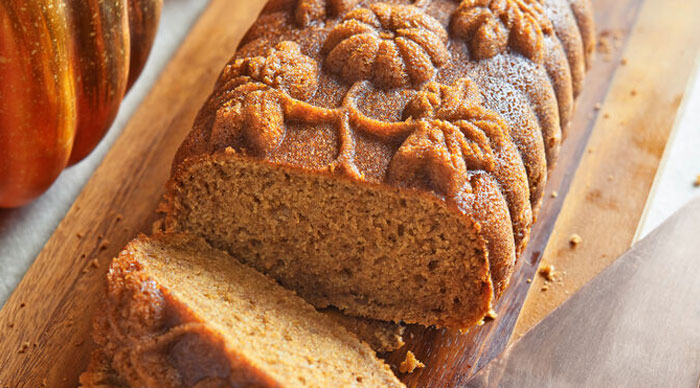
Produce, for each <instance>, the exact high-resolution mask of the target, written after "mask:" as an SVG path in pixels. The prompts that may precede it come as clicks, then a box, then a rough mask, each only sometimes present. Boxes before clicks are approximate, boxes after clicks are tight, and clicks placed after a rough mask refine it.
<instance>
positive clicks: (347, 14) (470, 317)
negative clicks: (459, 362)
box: [164, 0, 595, 329]
mask: <svg viewBox="0 0 700 388" xmlns="http://www.w3.org/2000/svg"><path fill="white" fill-rule="evenodd" d="M594 47H595V34H594V32H593V18H592V9H591V6H590V1H589V0H462V1H457V0H432V1H430V0H391V1H373V0H272V1H270V2H269V3H268V4H267V6H266V7H265V9H264V10H263V12H262V14H261V15H260V17H259V18H258V20H257V21H256V22H255V23H254V24H253V26H252V27H251V28H250V30H249V31H248V33H247V34H246V36H245V37H244V38H243V40H242V42H241V44H240V46H239V48H238V50H237V52H236V53H235V55H234V57H233V58H232V59H231V60H230V62H229V63H228V64H227V65H226V66H225V68H224V69H223V71H222V73H221V75H220V77H219V79H218V81H217V83H216V86H215V88H214V91H213V92H212V94H211V96H210V97H209V99H208V100H207V102H206V103H205V105H204V106H203V107H202V109H201V111H200V113H199V114H198V116H197V119H196V121H195V123H194V127H193V129H192V131H191V133H190V134H189V135H188V137H187V138H186V140H185V141H184V142H183V144H182V145H181V147H180V148H179V150H178V152H177V155H176V158H175V160H174V162H173V170H172V176H171V179H170V181H169V183H168V190H167V194H166V196H165V201H164V205H165V207H164V209H165V210H166V212H167V216H166V221H165V227H166V229H167V230H168V231H174V232H183V231H184V232H191V233H194V234H196V235H198V236H200V237H202V238H204V239H206V240H207V241H208V242H209V243H210V244H212V245H213V246H215V247H217V248H220V249H223V250H226V251H229V252H230V253H232V254H233V255H234V256H235V257H237V258H239V259H240V260H241V261H243V262H244V263H246V264H249V265H250V266H252V267H254V268H255V269H257V270H259V271H261V272H264V273H265V274H267V275H269V276H271V277H272V278H274V279H276V280H277V281H278V282H279V283H280V284H282V285H283V286H285V287H287V288H290V289H293V290H295V291H296V292H297V293H298V294H299V295H300V296H302V297H303V298H305V299H306V300H307V301H309V302H310V303H311V304H313V305H314V306H316V307H317V308H326V307H329V306H334V307H336V308H338V309H340V310H342V311H343V312H344V313H346V314H350V315H355V316H361V317H369V318H373V319H379V320H384V321H395V322H399V321H404V322H406V323H419V324H423V325H436V326H439V327H449V328H458V329H464V328H468V327H470V326H472V325H474V324H475V323H477V322H480V321H481V320H482V319H483V318H484V316H485V314H487V312H488V311H489V310H490V309H491V307H492V305H493V303H494V301H495V299H496V298H498V297H499V296H500V295H501V294H502V293H503V291H504V290H505V288H506V287H507V285H508V282H509V279H510V276H511V274H512V272H513V267H514V264H515V261H516V259H517V257H519V255H520V254H521V253H522V252H523V250H524V249H525V247H526V245H527V242H528V240H529V235H530V230H531V226H532V223H533V221H534V220H535V219H536V217H537V213H538V211H539V208H540V205H541V201H542V198H543V196H544V186H545V184H546V180H547V172H548V170H549V169H551V168H552V166H553V165H554V163H555V162H556V159H557V155H558V152H559V148H560V143H561V140H562V138H563V137H564V136H565V134H566V130H567V128H568V124H569V120H570V117H571V114H572V111H573V105H574V98H575V97H576V96H577V95H578V93H580V91H581V87H582V82H583V75H584V73H585V70H586V67H587V66H589V65H590V63H591V57H592V55H593V48H594Z"/></svg>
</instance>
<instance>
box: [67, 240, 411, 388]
mask: <svg viewBox="0 0 700 388" xmlns="http://www.w3.org/2000/svg"><path fill="white" fill-rule="evenodd" d="M94 338H95V341H96V342H97V343H98V345H100V350H98V351H96V352H95V353H94V354H93V358H92V360H91V362H90V367H89V369H88V371H87V372H85V373H84V374H83V375H82V376H81V384H82V386H84V387H86V388H94V387H132V388H136V387H145V388H156V387H162V388H171V387H172V388H175V387H200V388H201V387H217V388H219V387H221V388H223V387H239V386H246V387H249V386H251V387H252V386H254V387H279V386H284V387H332V386H343V387H403V384H401V383H400V382H399V381H398V380H397V379H396V377H395V376H394V374H393V372H392V371H391V369H390V368H389V367H388V366H387V365H386V364H384V363H383V362H382V361H380V360H378V359H377V358H376V356H375V353H374V351H372V349H371V348H370V347H369V346H368V345H367V344H366V343H364V342H361V341H360V340H358V339H357V338H356V337H355V336H354V335H352V334H350V333H349V332H348V331H346V330H345V329H344V328H343V327H342V326H340V325H339V324H337V323H336V321H335V320H333V319H331V318H329V317H327V316H325V315H323V314H321V313H319V312H317V311H316V310H315V309H314V308H313V306H311V305H309V304H307V303H306V302H305V301H304V300H302V299H301V298H299V297H298V296H296V295H295V294H294V292H292V291H289V290H286V289H284V288H282V287H280V286H279V285H278V284H277V283H276V282H275V281H274V280H272V279H269V278H267V277H266V276H265V275H263V274H261V273H259V272H257V271H255V270H254V269H252V268H250V267H247V266H245V265H244V264H240V263H238V262H237V261H235V260H234V259H233V258H231V257H230V256H229V255H227V254H225V253H223V252H221V251H218V250H215V249H213V248H211V247H209V246H208V244H207V243H206V242H204V241H203V240H201V239H199V238H195V237H190V236H186V235H177V234H171V235H156V236H155V237H152V238H148V237H145V236H140V237H139V238H137V239H136V240H134V241H132V242H131V243H130V244H129V245H128V246H127V247H126V248H125V249H124V251H122V253H121V254H120V255H119V257H117V258H116V259H115V260H114V261H113V262H112V265H111V267H110V270H109V273H108V291H107V298H106V302H105V305H104V309H103V310H102V311H101V314H100V315H98V317H97V319H96V323H95V331H94Z"/></svg>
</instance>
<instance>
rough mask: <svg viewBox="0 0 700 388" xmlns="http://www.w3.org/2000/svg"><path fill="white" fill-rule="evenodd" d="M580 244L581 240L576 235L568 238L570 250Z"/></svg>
mask: <svg viewBox="0 0 700 388" xmlns="http://www.w3.org/2000/svg"><path fill="white" fill-rule="evenodd" d="M582 242H583V239H582V238H581V236H579V235H578V234H576V233H574V234H572V235H571V237H569V245H571V247H572V248H576V247H577V246H578V245H579V244H581V243H582Z"/></svg>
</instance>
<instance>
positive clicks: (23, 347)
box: [17, 341, 29, 354]
mask: <svg viewBox="0 0 700 388" xmlns="http://www.w3.org/2000/svg"><path fill="white" fill-rule="evenodd" d="M27 349H29V342H28V341H25V342H23V343H22V345H20V346H19V350H18V351H17V353H19V354H24V353H26V352H27Z"/></svg>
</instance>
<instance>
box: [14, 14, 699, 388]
mask: <svg viewBox="0 0 700 388" xmlns="http://www.w3.org/2000/svg"><path fill="white" fill-rule="evenodd" d="M669 1H671V2H674V3H681V2H683V0H668V1H661V0H597V1H594V3H595V6H596V16H597V23H598V26H599V29H600V30H606V31H613V32H616V36H618V38H619V39H618V41H619V43H620V46H619V47H618V48H617V49H614V50H613V51H612V52H611V53H610V54H609V55H599V56H598V58H597V60H596V63H595V65H594V68H593V70H592V71H591V73H589V75H588V78H587V81H586V87H585V89H584V93H583V94H582V96H581V97H580V99H579V106H578V111H577V113H576V116H575V118H574V122H573V126H572V129H571V130H570V132H569V135H568V139H567V140H566V143H565V145H564V147H563V149H562V155H561V156H560V161H559V165H558V166H557V168H556V169H555V171H554V173H553V176H552V177H551V179H550V182H549V186H548V190H549V191H548V192H551V191H555V190H556V191H558V193H559V196H558V197H557V198H548V200H547V201H545V206H544V208H543V211H542V213H541V215H540V220H539V222H538V224H537V225H536V227H535V230H534V231H533V239H532V241H531V244H530V247H529V248H528V251H527V253H526V255H525V256H524V257H523V258H522V259H521V260H520V263H519V267H518V272H517V276H516V277H515V278H514V280H513V285H512V287H511V288H510V289H509V290H508V292H507V293H506V294H505V295H504V297H503V298H502V299H501V301H500V302H499V305H498V313H499V315H498V318H497V319H496V320H495V321H492V322H489V323H487V324H485V325H484V326H482V327H480V328H478V329H474V330H472V331H471V332H470V333H467V334H465V335H460V334H457V333H447V332H444V331H437V330H430V329H422V328H417V327H412V328H409V330H408V332H409V334H408V335H407V342H408V346H407V347H406V348H404V349H402V350H401V351H398V352H396V354H392V355H389V356H388V360H389V361H390V362H394V363H396V362H398V361H400V360H401V359H402V357H403V356H404V354H405V351H406V349H410V350H412V351H413V352H414V353H416V355H417V356H418V358H419V359H421V360H422V361H423V362H425V363H426V364H427V367H426V368H425V369H423V370H419V371H417V372H415V373H413V374H411V375H407V376H402V379H403V380H404V381H405V382H406V383H407V384H408V385H409V386H411V387H453V386H459V385H460V384H462V383H463V382H465V381H466V380H467V379H468V378H469V377H470V376H471V375H473V374H474V372H475V371H476V370H478V369H479V368H480V367H482V366H483V365H485V363H486V362H488V361H489V360H491V359H492V358H493V357H495V356H496V355H497V354H498V353H499V352H500V351H501V350H502V349H503V347H504V346H505V345H506V343H507V342H508V340H509V338H510V336H511V333H512V332H513V328H514V326H515V323H516V320H517V319H518V316H519V313H520V309H521V307H522V305H523V301H524V300H525V296H526V295H527V292H528V289H529V288H530V283H528V282H527V279H529V278H532V277H533V276H534V274H535V271H536V269H537V265H538V263H539V259H540V257H541V256H542V255H541V252H550V251H554V252H556V251H557V249H561V244H562V241H564V240H565V236H567V235H568V233H570V231H569V229H568V228H567V226H566V225H565V226H559V225H560V223H561V222H562V221H559V222H558V224H557V227H556V229H555V233H554V235H553V236H554V237H553V239H549V236H550V233H551V231H552V229H553V228H554V225H555V222H557V221H556V220H557V215H558V214H559V211H560V209H562V204H563V203H564V202H563V201H564V196H565V194H566V192H567V191H568V187H569V186H570V185H571V187H572V189H571V193H572V194H571V195H569V197H568V199H567V201H566V205H565V207H564V208H563V210H562V216H561V217H560V220H567V219H570V220H574V219H576V218H577V217H579V218H580V217H582V215H584V216H585V217H584V218H583V219H586V220H588V221H586V222H587V223H588V225H587V229H586V230H583V229H581V230H577V231H578V233H580V234H581V235H582V236H584V244H582V245H581V247H580V248H582V249H580V250H578V249H577V251H576V252H579V251H584V249H583V248H585V247H588V246H589V245H590V246H593V245H594V242H596V241H598V240H602V239H607V238H608V236H611V235H613V236H614V235H615V234H614V233H620V235H621V236H624V235H625V233H628V234H629V235H633V234H634V230H635V229H636V224H634V222H635V221H634V220H636V219H638V218H639V213H641V209H642V208H643V206H644V202H645V199H646V195H647V192H648V187H649V185H648V184H646V185H645V184H643V182H642V183H640V184H637V183H639V181H637V180H635V179H642V180H644V179H647V177H653V173H654V172H655V170H656V166H657V165H658V156H656V155H660V153H661V150H662V149H663V145H664V144H665V141H666V135H667V134H668V129H667V128H666V127H664V126H665V125H667V124H668V123H671V122H672V121H673V119H674V117H675V114H676V112H675V111H676V109H677V108H678V102H679V101H680V94H679V93H677V92H676V91H675V90H677V89H679V85H682V84H683V83H684V82H686V80H687V73H688V71H687V69H686V67H687V66H686V62H687V61H686V59H681V61H680V62H681V63H680V64H679V65H678V66H679V67H680V69H681V70H680V71H674V66H675V64H674V62H673V61H671V62H669V63H668V65H666V66H660V65H656V64H652V63H649V61H650V60H651V59H650V58H648V57H645V55H648V52H649V49H648V48H647V49H646V51H644V47H643V46H644V45H643V44H641V41H643V40H644V39H649V38H650V37H651V38H652V39H653V41H654V42H658V41H659V40H661V39H662V38H660V37H653V36H652V35H653V34H654V33H660V32H663V33H664V34H665V35H664V37H668V39H663V40H664V44H663V45H662V46H660V47H658V48H657V49H656V52H658V53H661V54H660V55H668V54H664V53H674V54H675V53H676V52H675V51H674V50H677V49H679V48H680V47H682V44H683V43H682V42H686V41H687V42H697V39H698V37H700V33H698V31H697V26H692V27H691V24H692V23H691V20H690V19H691V15H692V14H691V13H685V14H684V15H682V16H680V17H676V16H678V15H676V14H675V13H673V12H671V11H670V9H671V8H672V7H671V6H668V7H667V9H665V10H657V8H663V4H668V3H669ZM263 3H264V2H263V1H261V0H237V1H230V0H212V3H211V4H210V5H209V8H208V9H207V11H206V12H205V13H204V14H203V15H202V17H201V18H200V20H199V22H198V23H197V25H196V26H195V27H194V29H193V30H192V31H191V33H190V35H189V36H188V38H187V39H186V41H185V42H184V43H183V45H182V47H181V48H180V50H179V51H178V53H177V54H176V55H175V56H174V57H173V59H172V61H171V63H170V64H169V65H168V67H167V68H166V69H165V71H164V72H163V74H162V76H161V78H160V79H159V81H158V82H157V84H156V86H155V87H154V88H153V90H152V91H151V93H150V95H149V96H148V97H147V98H146V99H145V101H144V102H143V104H142V106H141V107H140V108H139V110H138V111H137V113H136V114H135V115H134V116H133V117H132V119H131V121H130V123H129V125H128V126H127V127H126V128H125V130H124V132H123V133H122V135H121V136H120V138H119V139H118V140H117V142H116V143H115V145H114V147H113V148H112V149H111V150H110V152H109V154H108V155H107V157H106V158H105V160H104V161H103V163H102V165H101V166H100V167H99V168H98V169H97V170H96V172H95V174H94V176H93V177H92V178H91V180H90V181H89V182H88V184H87V185H86V186H85V188H84V190H83V192H82V193H81V195H80V196H79V197H78V199H77V200H76V202H75V204H74V205H73V207H72V208H71V209H70V211H69V212H68V214H67V215H66V217H65V219H64V220H63V221H62V222H61V224H60V225H59V226H58V228H57V229H56V231H55V232H54V234H53V236H52V237H51V239H50V240H49V241H48V243H47V244H46V246H45V247H44V249H43V250H42V252H41V253H40V254H39V256H38V257H37V259H36V261H35V262H34V264H33V265H32V267H31V268H30V269H29V271H28V272H27V274H26V275H25V277H24V279H23V280H22V281H21V283H20V284H19V286H18V287H17V289H16V290H15V292H14V293H13V294H12V296H11V297H10V299H9V300H8V301H7V302H6V304H5V306H4V307H3V309H2V310H0V333H1V336H0V387H5V386H8V387H12V388H14V387H41V386H42V384H45V386H47V387H75V386H76V384H77V378H78V375H79V374H80V372H81V371H82V370H83V368H84V367H85V365H86V362H87V356H88V354H89V352H90V350H91V347H92V342H91V340H90V337H89V335H90V328H91V319H92V316H93V314H94V312H95V308H96V306H97V305H98V302H99V300H100V299H101V298H102V297H103V287H104V273H105V270H106V267H107V264H108V262H109V260H110V259H111V258H112V257H113V256H115V255H116V254H117V253H118V252H119V250H120V248H121V247H122V246H123V245H124V244H125V243H126V242H127V241H128V240H129V239H130V238H132V237H133V236H134V235H135V233H136V232H139V231H145V232H147V231H149V230H150V229H151V224H152V222H153V221H155V219H156V215H155V213H154V210H155V208H156V206H157V203H158V201H159V199H160V196H161V193H162V188H163V184H164V182H165V180H166V179H167V176H168V173H169V169H170V162H171V160H172V156H173V154H174V152H175V149H176V148H177V146H178V145H179V143H180V142H181V140H182V139H183V138H184V136H185V135H186V133H187V131H188V130H189V128H190V125H191V123H192V121H193V119H194V116H195V114H196V112H197V110H198V109H199V107H200V105H201V104H202V103H203V101H204V100H205V98H206V96H207V95H208V93H209V92H210V91H211V88H212V86H213V83H214V81H215V79H216V76H217V75H218V72H219V71H220V69H221V68H222V67H223V65H224V64H225V62H226V61H227V60H228V58H229V56H230V55H231V54H232V53H233V52H234V49H235V47H236V45H237V42H238V41H239V39H240V38H241V37H242V35H243V33H244V32H245V30H246V29H247V28H248V26H249V25H250V24H251V23H252V21H253V20H254V18H255V16H256V15H257V13H258V12H259V10H260V9H261V7H262V5H263ZM642 4H645V5H644V10H645V11H643V13H642V16H644V15H646V14H648V13H649V12H655V11H658V14H659V15H661V16H663V17H666V18H668V21H667V23H673V25H672V26H668V27H663V26H666V24H664V23H661V24H659V25H660V26H662V27H661V28H665V29H664V30H663V31H657V30H655V29H656V28H659V27H657V23H658V21H656V20H653V19H654V18H651V17H649V16H648V15H647V16H646V17H643V18H641V19H639V23H637V24H636V27H634V30H633V26H634V25H635V21H636V20H637V14H638V10H639V8H640V6H641V5H642ZM649 9H651V10H649ZM661 11H663V12H661ZM687 11H692V9H687ZM645 12H646V14H645ZM695 14H696V15H697V13H695ZM693 28H695V29H693ZM630 31H635V32H634V33H633V36H632V39H631V40H630V45H629V47H628V48H627V50H629V49H630V48H631V47H633V45H635V47H637V46H640V47H637V49H635V50H636V51H635V52H633V53H626V54H625V55H628V56H629V58H628V65H627V66H622V67H620V66H619V64H620V59H621V56H622V51H623V50H622V49H623V47H622V45H623V44H624V42H625V41H626V40H627V36H628V33H629V32H630ZM655 31H656V32H655ZM634 34H640V35H641V37H640V38H635V37H634ZM684 34H688V35H687V36H686V35H684ZM638 41H639V42H638ZM635 42H637V43H635ZM695 47H697V44H696V45H695ZM639 50H642V51H641V52H642V53H639V54H638V52H639ZM643 53H647V54H643ZM637 55H639V56H637ZM686 55H690V54H686ZM660 57H661V58H664V57H663V56H660ZM666 58H670V57H666ZM683 58H685V57H683ZM633 61H634V62H633ZM651 62H653V61H651ZM636 66H641V67H640V68H639V70H637V71H635V72H633V73H631V74H629V75H628V76H627V77H628V78H621V77H623V76H624V74H626V73H627V72H630V71H631V70H630V69H632V68H633V67H636ZM613 76H614V77H613ZM642 76H643V77H642ZM635 77H638V78H635ZM661 77H663V78H661ZM611 80H613V81H612V82H611ZM662 81H665V82H662ZM630 82H632V83H633V84H634V85H639V84H640V83H643V82H649V85H639V86H638V90H639V94H638V96H637V97H636V98H638V100H635V101H638V103H639V104H642V105H640V106H639V107H636V105H635V108H632V107H630V101H629V100H628V99H627V98H623V97H624V96H629V93H630V85H631V84H630ZM662 86H663V87H669V88H670V89H669V90H670V91H667V90H659V89H658V88H662ZM647 88H648V89H652V90H651V92H653V93H651V92H650V93H648V94H643V93H642V91H647ZM680 89H682V88H680ZM669 96H671V98H670V100H669V99H668V98H667V97H669ZM641 100H644V101H641ZM600 101H604V102H605V103H604V112H606V113H607V112H624V114H625V115H626V116H624V117H623V116H622V113H621V114H620V116H612V115H611V116H610V118H615V121H614V123H617V124H613V120H610V118H609V119H608V120H609V121H607V122H606V121H604V120H603V119H602V115H603V113H602V112H599V111H596V110H595V109H594V106H595V104H596V103H598V102H600ZM667 101H670V103H667ZM656 104H662V106H663V109H658V110H654V109H655V108H654V109H652V107H654V106H655V105H656ZM635 112H636V113H635ZM640 112H642V113H645V114H646V115H645V116H640V117H637V116H636V115H637V114H640ZM653 112H657V113H656V114H654V113H653ZM623 119H624V120H626V123H627V124H629V125H619V121H620V120H623ZM606 123H609V124H606ZM594 124H595V125H594ZM652 124H653V125H654V126H661V127H663V128H662V129H659V130H658V131H654V129H653V128H651V125H652ZM638 126H640V127H643V128H645V129H644V131H646V132H644V131H642V132H641V133H643V134H644V135H643V136H638V135H637V133H638V132H639V131H640V129H639V128H638ZM664 128H666V129H664ZM601 131H605V133H600V132H601ZM591 133H593V135H592V137H591ZM589 137H590V138H591V144H592V147H594V148H598V147H599V148H598V149H599V150H600V151H601V152H599V153H596V152H593V153H590V154H588V153H585V150H586V143H587V141H588V139H589ZM633 149H634V150H636V151H632V150H633ZM603 151H604V152H603ZM645 151H646V152H645ZM584 153H585V155H584ZM617 153H619V156H617V157H616V155H618V154H617ZM582 155H584V157H583V160H584V165H585V166H584V168H590V169H593V171H598V172H597V174H601V173H600V171H601V169H603V168H604V167H605V166H606V165H611V164H614V163H616V162H620V163H623V162H624V163H623V166H624V167H625V168H632V169H633V170H631V171H632V173H633V174H632V175H630V177H629V178H627V177H625V178H623V177H622V175H621V176H620V177H618V178H617V179H619V180H618V181H616V182H617V184H616V186H618V187H617V188H616V189H615V195H617V196H620V198H627V197H629V200H628V202H626V203H625V205H624V206H618V208H616V209H614V210H611V209H610V208H606V207H605V206H603V205H596V204H595V203H594V204H592V205H590V206H589V207H587V208H583V207H581V206H583V205H581V204H579V202H583V201H584V200H585V196H586V191H584V190H583V189H581V188H585V187H586V185H587V184H589V181H590V180H591V179H602V180H601V181H600V183H599V184H600V185H601V187H603V186H604V185H606V184H607V185H608V186H609V185H611V184H612V183H609V182H607V181H606V180H605V179H607V178H606V177H607V175H602V177H600V176H597V177H590V176H588V175H589V174H583V173H578V174H576V175H575V176H574V172H575V171H576V166H577V165H578V162H579V160H581V156H582ZM596 156H598V157H599V159H596ZM618 158H625V159H624V161H623V160H618ZM640 166H641V167H640ZM634 168H638V169H639V171H642V172H641V173H640V172H639V171H638V170H634ZM596 169H597V170H596ZM635 171H637V172H635ZM620 174H622V173H620ZM640 177H641V178H640ZM572 180H573V183H572ZM606 182H607V183H606ZM646 182H651V178H649V179H648V180H646ZM595 183H598V181H595ZM645 189H646V190H647V192H644V190H645ZM603 193H605V194H603ZM607 195H608V194H607V192H603V191H601V196H602V198H604V200H607V198H608V197H607ZM604 200H601V201H604ZM586 201H587V202H589V201H588V200H586ZM602 203H603V204H604V203H605V202H602ZM606 212H615V213H616V215H614V216H613V215H603V213H606ZM635 212H636V213H635ZM617 220H628V221H624V222H617ZM611 221H615V222H611ZM568 225H569V228H570V227H571V226H570V225H572V224H568ZM611 226H612V227H614V229H615V230H614V231H613V232H614V233H612V234H611V231H610V228H611ZM623 229H624V230H623ZM562 239H564V240H562ZM548 241H552V242H551V243H550V244H549V245H548V244H547V242H548ZM553 244H554V245H553ZM626 244H627V245H629V241H628V242H627V243H626ZM618 245H620V246H621V245H624V244H618V243H617V242H615V244H612V245H610V246H618ZM557 247H559V248H557ZM588 249H593V248H592V247H591V248H588ZM547 257H550V256H547ZM567 257H568V256H567ZM580 259H581V258H580V257H579V260H580ZM586 259H587V260H595V261H600V263H603V264H601V266H604V265H605V264H604V263H605V262H606V261H605V260H602V259H601V258H600V257H599V256H590V257H588V258H586ZM609 259H610V258H607V261H609ZM572 260H574V259H573V258H572ZM557 265H558V264H557ZM589 273H590V272H585V271H584V277H585V276H588V274H589ZM573 278H576V274H575V273H574V272H572V271H567V280H568V281H571V283H570V284H575V283H574V281H573V280H571V279H573ZM537 282H538V281H537V280H536V281H535V282H534V284H535V287H539V285H538V283H537ZM565 284H569V283H565ZM535 287H533V290H535ZM537 290H539V288H537ZM551 294H552V295H553V294H554V293H551ZM548 295H549V294H548ZM528 306H529V305H528ZM526 313H527V312H526ZM527 314H529V313H527ZM527 314H523V315H524V316H527Z"/></svg>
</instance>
